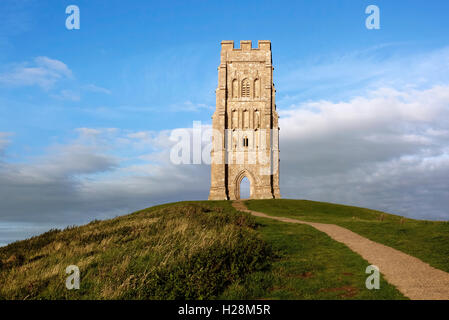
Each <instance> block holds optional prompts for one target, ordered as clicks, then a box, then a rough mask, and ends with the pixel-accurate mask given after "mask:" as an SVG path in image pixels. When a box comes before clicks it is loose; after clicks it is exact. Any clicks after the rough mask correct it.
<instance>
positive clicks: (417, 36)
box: [0, 0, 449, 245]
mask: <svg viewBox="0 0 449 320" xmlns="http://www.w3.org/2000/svg"><path fill="white" fill-rule="evenodd" d="M69 4H76V5H78V6H79V8H80V17H81V24H80V29H79V30H67V29H66V27H65V20H66V18H67V16H68V15H67V14H66V13H65V9H66V7H67V6H68V5H69ZM369 4H376V5H378V7H379V8H380V18H381V20H380V21H381V28H380V30H368V29H366V27H365V19H366V17H367V16H368V15H367V14H365V8H366V7H367V6H368V5H369ZM448 9H449V3H447V1H443V0H441V1H437V0H433V1H422V0H419V1H418V0H415V1H405V0H404V1H394V2H393V1H375V2H371V1H370V2H367V1H359V0H357V1H353V0H340V1H338V2H337V1H334V2H331V1H324V0H323V1H313V2H312V1H295V2H283V1H267V2H265V1H245V2H242V1H226V2H219V1H207V2H206V1H182V2H178V1H176V2H174V1H173V2H168V3H167V2H163V1H156V2H150V1H127V2H124V1H103V0H96V1H70V2H69V1H58V2H57V3H56V2H55V1H32V0H29V1H12V0H3V1H1V3H0V245H4V244H7V243H9V242H12V241H15V240H18V239H23V238H26V237H29V236H31V235H34V234H38V233H40V232H44V231H46V230H48V229H50V228H63V227H65V226H67V225H73V224H82V223H86V222H88V221H90V220H93V219H104V218H108V217H114V216H117V215H121V214H125V213H128V212H132V211H134V210H137V209H141V208H145V207H148V206H151V205H153V204H158V203H163V202H170V201H178V200H187V199H190V200H196V199H206V198H207V195H208V189H209V179H210V172H209V170H210V169H209V167H208V165H207V164H196V165H175V164H173V163H172V162H171V161H170V150H171V148H172V146H173V145H174V142H173V141H172V140H171V139H170V135H171V133H172V132H173V130H174V129H177V128H186V129H189V128H192V125H193V121H201V123H202V124H203V126H204V128H205V129H207V128H208V127H209V126H210V123H211V119H210V117H211V114H212V112H213V110H214V107H215V95H214V90H215V87H216V85H217V75H216V72H217V66H218V63H219V50H220V41H221V40H225V39H226V40H234V41H235V42H236V43H238V42H239V41H240V40H247V39H250V40H253V42H254V45H255V43H257V40H259V39H268V40H271V41H272V49H273V63H274V66H275V74H274V79H275V84H276V89H277V108H278V111H279V114H280V117H281V118H280V127H281V132H280V133H281V136H280V139H281V141H280V143H281V145H280V148H281V167H280V170H281V194H282V196H283V197H286V198H298V199H311V200H320V201H328V202H336V203H344V204H352V205H358V206H363V207H369V208H373V209H379V210H384V211H387V212H391V213H395V214H401V215H405V216H408V217H414V218H422V219H433V220H437V219H438V220H449V33H448V32H447V30H449V20H448V19H447V12H448ZM192 181H194V182H193V183H192Z"/></svg>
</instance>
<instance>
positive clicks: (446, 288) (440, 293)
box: [233, 201, 449, 300]
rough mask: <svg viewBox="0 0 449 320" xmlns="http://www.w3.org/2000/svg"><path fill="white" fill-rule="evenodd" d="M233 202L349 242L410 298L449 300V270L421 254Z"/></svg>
mask: <svg viewBox="0 0 449 320" xmlns="http://www.w3.org/2000/svg"><path fill="white" fill-rule="evenodd" d="M233 206H234V207H235V208H236V209H237V210H239V211H245V212H249V213H251V214H252V215H254V216H258V217H263V218H269V219H274V220H278V221H282V222H289V223H301V224H307V225H309V226H312V227H314V228H316V229H317V230H319V231H322V232H324V233H326V234H327V235H328V236H329V237H331V238H332V239H334V240H336V241H338V242H341V243H343V244H345V245H346V246H348V247H349V248H350V249H351V250H352V251H354V252H356V253H358V254H359V255H360V256H362V257H363V258H364V259H365V260H367V261H368V262H369V263H370V264H373V265H375V266H377V267H379V271H380V272H381V273H382V274H383V275H384V278H385V280H387V281H388V282H389V283H391V284H392V285H394V286H395V287H396V288H397V289H398V290H399V291H400V292H402V294H403V295H405V296H406V297H408V298H410V299H413V300H449V273H447V272H444V271H441V270H438V269H436V268H434V267H432V266H430V265H429V264H427V263H425V262H423V261H421V260H419V259H418V258H415V257H412V256H410V255H408V254H405V253H403V252H401V251H399V250H396V249H393V248H391V247H388V246H385V245H383V244H380V243H377V242H374V241H371V240H369V239H367V238H365V237H362V236H360V235H358V234H357V233H354V232H352V231H350V230H348V229H345V228H342V227H340V226H337V225H335V224H326V223H316V222H307V221H301V220H297V219H291V218H284V217H274V216H269V215H267V214H265V213H262V212H257V211H252V210H248V209H247V208H246V206H245V205H244V204H243V202H242V201H234V202H233ZM367 276H368V275H367Z"/></svg>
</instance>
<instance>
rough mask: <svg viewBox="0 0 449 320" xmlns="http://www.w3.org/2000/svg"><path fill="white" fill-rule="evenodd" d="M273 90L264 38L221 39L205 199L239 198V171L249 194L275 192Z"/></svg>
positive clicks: (276, 146)
mask: <svg viewBox="0 0 449 320" xmlns="http://www.w3.org/2000/svg"><path fill="white" fill-rule="evenodd" d="M275 92H276V90H275V89H274V84H273V65H272V58H271V42H270V41H268V40H259V41H258V48H252V44H251V41H240V48H239V49H236V48H234V41H222V42H221V60H220V65H219V67H218V87H217V89H216V110H215V112H214V114H213V116H212V127H213V129H214V130H215V132H219V133H220V134H219V135H215V134H214V137H213V139H214V143H213V147H212V152H211V159H212V163H211V188H210V194H209V200H235V199H239V198H240V182H241V181H242V179H243V178H244V177H247V178H248V179H249V181H250V198H251V199H271V198H280V191H279V125H278V114H277V112H276V104H275Z"/></svg>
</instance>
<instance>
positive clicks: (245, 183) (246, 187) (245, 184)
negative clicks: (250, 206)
mask: <svg viewBox="0 0 449 320" xmlns="http://www.w3.org/2000/svg"><path fill="white" fill-rule="evenodd" d="M250 196H251V185H250V182H249V179H248V178H247V177H243V179H242V181H241V182H240V199H249V198H250Z"/></svg>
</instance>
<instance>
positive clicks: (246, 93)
mask: <svg viewBox="0 0 449 320" xmlns="http://www.w3.org/2000/svg"><path fill="white" fill-rule="evenodd" d="M250 87H251V85H250V83H249V80H248V79H243V81H242V98H249V97H250V95H251V92H250Z"/></svg>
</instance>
